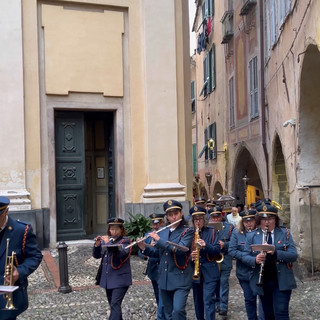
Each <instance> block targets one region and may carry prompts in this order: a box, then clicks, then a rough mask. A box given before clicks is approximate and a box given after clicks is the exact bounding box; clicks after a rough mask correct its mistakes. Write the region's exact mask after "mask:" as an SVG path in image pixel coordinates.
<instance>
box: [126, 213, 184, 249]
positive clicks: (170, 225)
mask: <svg viewBox="0 0 320 320" xmlns="http://www.w3.org/2000/svg"><path fill="white" fill-rule="evenodd" d="M180 221H182V219H179V220H177V221H175V222H173V223H171V224H168V225H167V226H165V227H163V228H161V229H159V230H157V231H156V233H159V232H160V231H163V230H165V229H167V228H170V227H172V226H173V225H175V224H177V223H179V222H180ZM149 237H150V235H149V234H148V235H146V236H145V237H143V238H141V239H140V240H137V241H134V242H132V243H130V244H129V245H127V246H126V247H125V249H129V248H131V247H133V246H134V245H136V244H137V243H139V242H142V241H144V240H146V239H148V238H149Z"/></svg>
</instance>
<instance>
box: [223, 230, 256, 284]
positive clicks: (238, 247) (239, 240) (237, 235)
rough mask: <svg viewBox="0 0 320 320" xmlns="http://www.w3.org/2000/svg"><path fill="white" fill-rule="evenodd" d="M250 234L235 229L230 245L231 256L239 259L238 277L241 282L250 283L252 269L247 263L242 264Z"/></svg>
mask: <svg viewBox="0 0 320 320" xmlns="http://www.w3.org/2000/svg"><path fill="white" fill-rule="evenodd" d="M252 232H253V231H252ZM250 233H251V232H250ZM250 233H247V232H246V231H239V230H238V229H236V228H235V229H233V231H232V235H231V239H230V243H229V251H228V252H229V255H230V256H231V257H232V258H235V259H237V264H236V276H237V278H238V279H239V280H245V281H249V274H250V272H251V269H252V268H251V267H249V266H247V265H246V264H245V263H243V262H242V256H243V255H244V245H245V243H246V236H247V234H250Z"/></svg>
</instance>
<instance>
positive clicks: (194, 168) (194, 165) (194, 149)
mask: <svg viewBox="0 0 320 320" xmlns="http://www.w3.org/2000/svg"><path fill="white" fill-rule="evenodd" d="M192 172H193V174H195V173H196V172H197V144H196V143H194V144H193V145H192Z"/></svg>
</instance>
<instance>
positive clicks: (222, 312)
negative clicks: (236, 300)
mask: <svg viewBox="0 0 320 320" xmlns="http://www.w3.org/2000/svg"><path fill="white" fill-rule="evenodd" d="M219 315H220V316H227V315H228V311H226V310H220V311H219Z"/></svg>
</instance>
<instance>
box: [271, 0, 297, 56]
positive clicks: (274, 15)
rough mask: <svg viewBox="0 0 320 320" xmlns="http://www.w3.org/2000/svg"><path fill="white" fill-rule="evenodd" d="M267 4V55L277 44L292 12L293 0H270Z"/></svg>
mask: <svg viewBox="0 0 320 320" xmlns="http://www.w3.org/2000/svg"><path fill="white" fill-rule="evenodd" d="M265 5H266V50H267V56H269V54H270V50H271V48H272V47H273V46H274V45H275V44H276V42H277V40H278V38H279V36H280V34H281V28H282V26H283V24H284V22H285V20H286V18H287V16H288V15H289V13H290V10H291V0H281V1H276V0H268V1H265Z"/></svg>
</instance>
